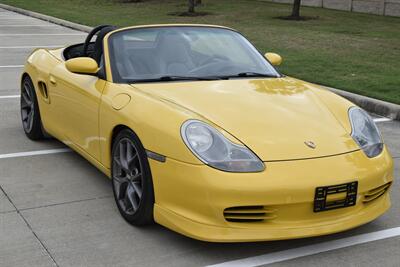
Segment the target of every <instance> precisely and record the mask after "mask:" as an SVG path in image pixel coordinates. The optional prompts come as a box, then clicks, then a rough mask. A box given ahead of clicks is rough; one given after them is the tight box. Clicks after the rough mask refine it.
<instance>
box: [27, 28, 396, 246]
mask: <svg viewBox="0 0 400 267" xmlns="http://www.w3.org/2000/svg"><path fill="white" fill-rule="evenodd" d="M92 39H94V40H92ZM281 62H282V58H281V57H280V56H279V55H277V54H274V53H266V54H265V55H263V54H261V53H260V52H259V51H258V50H257V49H256V48H255V47H254V46H253V45H252V44H251V43H250V42H249V41H248V40H247V39H246V38H245V37H243V35H241V34H240V33H238V32H237V31H235V30H233V29H230V28H226V27H220V26H211V25H176V24H173V25H146V26H135V27H127V28H116V27H113V26H99V27H96V28H94V29H93V31H92V32H90V33H89V34H88V36H87V38H86V40H85V42H84V43H79V44H74V45H71V46H67V47H63V48H58V49H37V50H35V51H34V52H32V54H31V55H30V56H29V57H28V59H27V62H26V64H25V68H24V71H23V74H22V77H21V118H22V125H23V129H24V131H25V133H26V135H27V136H28V137H29V138H30V139H33V140H38V139H43V138H45V137H47V136H52V137H54V138H56V139H58V140H60V141H62V142H63V143H65V144H66V145H67V146H69V147H71V148H72V149H73V150H75V151H76V152H78V153H79V154H81V155H82V156H83V157H84V158H86V159H87V160H88V161H90V162H91V163H92V164H93V165H95V166H96V167H97V168H99V169H100V170H101V171H102V172H103V173H105V174H106V175H107V176H108V177H110V178H111V179H112V183H111V184H112V189H113V192H114V197H115V202H116V206H117V207H118V209H119V212H120V213H121V215H122V216H123V218H125V219H126V221H128V222H129V223H131V224H133V225H146V224H150V223H153V222H154V221H155V222H157V223H159V224H161V225H163V226H165V227H167V228H170V229H172V230H174V231H177V232H179V233H181V234H184V235H186V236H189V237H192V238H196V239H200V240H207V241H218V242H239V241H261V240H276V239H291V238H300V237H308V236H317V235H324V234H330V233H334V232H339V231H344V230H346V229H350V228H354V227H356V226H359V225H362V224H365V223H367V222H369V221H371V220H374V219H375V218H377V217H378V216H380V215H381V214H383V213H384V212H385V211H386V210H387V209H388V208H389V207H390V197H389V193H388V191H389V188H390V186H391V183H392V180H393V162H392V158H391V156H390V154H389V152H388V150H387V147H386V146H385V144H384V142H383V140H382V137H381V135H380V133H379V130H378V128H377V127H376V125H375V123H374V121H373V120H372V119H371V117H370V116H369V115H368V113H366V112H365V111H364V110H362V109H361V108H359V107H357V106H356V105H354V104H353V103H351V102H349V101H347V100H345V99H343V98H341V97H339V96H337V95H335V94H333V93H331V92H330V91H328V90H326V89H324V88H321V87H319V86H317V85H314V84H311V83H308V82H304V81H301V80H298V79H295V78H292V77H288V76H285V75H283V74H281V73H280V72H279V71H278V70H277V69H276V68H275V66H277V65H279V64H281Z"/></svg>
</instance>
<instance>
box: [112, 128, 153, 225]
mask: <svg viewBox="0 0 400 267" xmlns="http://www.w3.org/2000/svg"><path fill="white" fill-rule="evenodd" d="M111 175H112V186H113V191H114V198H115V202H116V204H117V206H118V209H119V211H120V213H121V215H122V216H123V217H124V218H125V220H127V221H128V222H129V223H131V224H133V225H146V224H151V223H152V222H153V206H154V192H153V181H152V178H151V172H150V167H149V163H148V160H147V156H146V151H145V149H144V148H143V146H142V144H141V143H140V141H139V138H138V137H137V136H136V135H135V134H134V133H133V132H132V131H131V130H129V129H126V130H122V131H121V132H120V133H119V134H118V135H117V137H116V138H115V141H114V144H113V149H112V169H111Z"/></svg>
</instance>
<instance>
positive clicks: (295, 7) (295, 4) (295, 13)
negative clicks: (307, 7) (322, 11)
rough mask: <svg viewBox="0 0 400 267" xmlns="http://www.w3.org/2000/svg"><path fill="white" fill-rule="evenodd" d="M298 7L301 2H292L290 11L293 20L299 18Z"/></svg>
mask: <svg viewBox="0 0 400 267" xmlns="http://www.w3.org/2000/svg"><path fill="white" fill-rule="evenodd" d="M300 6H301V0H294V2H293V10H292V17H293V18H300Z"/></svg>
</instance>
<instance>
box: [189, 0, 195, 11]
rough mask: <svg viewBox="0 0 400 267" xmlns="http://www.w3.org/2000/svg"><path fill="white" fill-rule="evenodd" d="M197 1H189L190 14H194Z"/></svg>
mask: <svg viewBox="0 0 400 267" xmlns="http://www.w3.org/2000/svg"><path fill="white" fill-rule="evenodd" d="M194 1H195V0H188V12H189V13H194V6H195V2H194Z"/></svg>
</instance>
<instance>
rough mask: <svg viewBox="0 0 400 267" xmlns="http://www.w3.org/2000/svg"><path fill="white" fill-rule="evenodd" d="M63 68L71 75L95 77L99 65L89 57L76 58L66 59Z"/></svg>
mask: <svg viewBox="0 0 400 267" xmlns="http://www.w3.org/2000/svg"><path fill="white" fill-rule="evenodd" d="M65 67H66V68H67V70H69V71H70V72H72V73H77V74H89V75H95V74H97V72H98V71H99V65H98V64H97V62H96V61H95V60H94V59H93V58H91V57H77V58H72V59H68V60H67V61H66V62H65Z"/></svg>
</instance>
